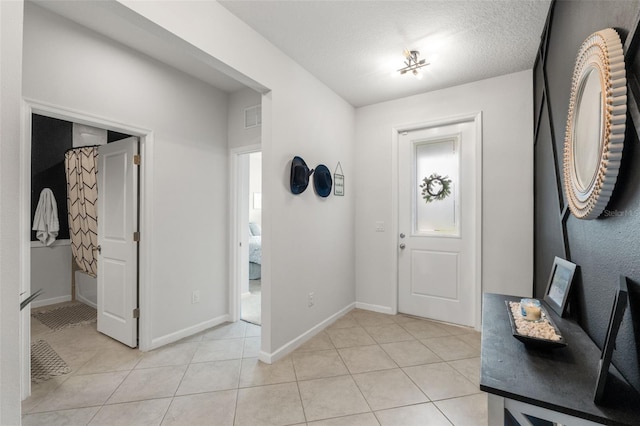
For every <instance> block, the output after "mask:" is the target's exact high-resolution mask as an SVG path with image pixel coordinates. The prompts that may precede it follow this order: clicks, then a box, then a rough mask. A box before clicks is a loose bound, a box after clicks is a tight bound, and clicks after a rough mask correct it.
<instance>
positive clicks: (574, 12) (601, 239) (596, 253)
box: [534, 1, 640, 391]
mask: <svg viewBox="0 0 640 426" xmlns="http://www.w3.org/2000/svg"><path fill="white" fill-rule="evenodd" d="M639 13H640V1H557V2H555V3H554V6H553V11H552V14H551V16H552V18H551V19H550V21H549V28H548V31H547V34H548V38H549V39H548V40H547V41H546V42H547V48H546V51H545V54H546V57H545V61H544V63H541V61H538V63H537V67H538V69H536V70H534V79H535V82H534V85H535V87H536V88H538V87H546V93H547V94H548V101H549V105H548V111H546V112H545V111H543V113H542V118H541V119H540V130H539V135H538V136H539V137H538V140H537V142H536V150H535V174H536V178H535V183H536V189H535V209H536V222H535V234H536V238H535V244H536V247H535V253H536V258H535V273H536V275H535V293H536V296H537V297H542V292H543V291H544V288H545V287H546V281H547V278H548V271H549V268H550V260H549V259H550V258H552V255H553V254H556V253H558V251H559V249H558V244H559V243H558V233H560V235H559V237H560V238H561V240H563V243H564V242H566V247H565V249H566V250H567V253H568V255H569V256H568V258H569V260H571V261H572V262H574V263H576V264H578V265H579V266H580V268H581V270H580V277H579V279H578V281H577V282H576V288H575V292H574V295H573V296H574V297H573V300H572V305H573V306H572V309H571V312H572V314H573V315H575V316H576V318H577V320H578V321H579V322H580V324H581V325H582V327H583V328H584V329H585V331H586V332H587V333H588V334H589V335H590V336H591V338H592V339H593V340H594V341H595V342H596V343H597V344H598V345H599V346H602V345H603V343H604V337H605V334H606V331H607V326H608V322H609V314H610V311H611V305H612V303H613V297H614V291H615V288H616V287H617V283H618V277H619V275H620V274H622V275H625V276H627V277H629V278H630V279H631V283H630V293H631V300H630V305H629V308H628V309H627V311H626V313H625V316H624V319H623V322H622V325H621V329H620V332H619V335H618V340H617V347H616V351H615V353H614V358H613V362H614V364H615V365H616V367H618V369H620V371H621V372H622V374H623V375H624V376H625V377H626V379H627V380H629V382H630V383H631V384H632V385H633V386H634V387H635V388H636V389H638V390H639V391H640V370H639V364H640V363H639V361H640V356H639V354H640V345H639V343H638V342H639V341H640V339H639V338H638V336H639V335H640V290H639V289H640V286H639V285H638V284H639V283H640V149H639V147H638V138H637V136H636V132H635V128H634V124H635V125H638V124H640V123H633V121H632V120H631V118H630V117H629V116H628V118H627V134H626V138H625V148H624V153H623V160H622V166H621V170H620V175H619V177H618V182H617V184H616V188H615V192H614V194H613V197H612V198H611V200H610V202H609V205H608V206H607V209H606V210H605V212H604V213H603V214H602V215H601V217H600V218H598V219H596V220H579V219H576V218H575V217H573V216H571V215H569V216H568V217H567V220H566V226H564V227H563V226H562V222H561V220H560V219H557V220H555V221H554V220H548V219H547V217H548V216H551V215H552V213H551V212H552V211H553V210H554V209H558V211H557V213H556V214H557V218H559V217H560V213H561V212H560V211H559V207H558V204H559V203H558V195H559V196H562V197H563V196H564V194H563V193H562V192H560V193H559V194H558V193H557V190H558V186H557V184H556V182H555V181H554V180H553V179H551V176H550V174H551V173H552V172H553V170H554V166H555V167H556V169H557V170H558V171H559V172H560V177H562V150H563V146H564V132H565V126H566V121H567V110H568V105H569V96H570V90H571V78H572V74H573V66H574V63H575V58H576V55H577V53H578V50H579V48H580V45H581V44H582V42H583V41H584V40H585V39H586V38H587V37H588V36H589V35H590V34H592V33H593V32H595V31H598V30H601V29H604V28H608V27H613V28H615V29H616V30H617V31H618V33H619V34H620V36H621V39H622V42H623V43H624V42H625V40H626V38H627V37H628V36H631V37H636V38H637V37H638V36H639V35H638V34H634V33H633V32H634V31H635V23H636V20H637V18H638V15H639ZM544 43H545V41H544V40H543V44H544ZM634 53H635V52H634ZM635 56H637V55H629V57H634V58H635ZM635 60H636V61H637V58H635ZM637 65H638V64H637V63H636V64H629V63H627V70H628V72H629V71H630V70H636V69H640V67H638V66H637ZM539 67H544V70H543V71H544V72H541V70H540V69H539ZM542 76H546V79H545V78H543V77H542ZM636 77H637V76H636ZM545 115H546V117H544V116H545ZM544 120H547V123H549V124H548V125H549V133H550V135H551V136H550V137H548V136H547V132H546V131H543V128H544V127H545V125H546V124H545V121H544ZM541 144H542V145H545V146H540V145H541ZM554 145H555V148H556V150H557V154H558V155H557V159H556V163H555V164H553V159H552V158H551V156H550V155H549V152H551V149H552V147H553V146H554ZM546 175H549V176H546ZM561 189H562V188H560V190H561ZM553 191H556V197H555V198H554V197H553V196H552V195H553V194H552V193H553ZM558 223H560V227H558ZM594 368H596V367H595V366H594Z"/></svg>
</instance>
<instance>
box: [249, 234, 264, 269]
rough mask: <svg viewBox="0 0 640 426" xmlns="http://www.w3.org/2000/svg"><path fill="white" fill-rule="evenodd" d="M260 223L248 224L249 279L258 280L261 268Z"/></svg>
mask: <svg viewBox="0 0 640 426" xmlns="http://www.w3.org/2000/svg"><path fill="white" fill-rule="evenodd" d="M261 233H262V232H261V229H260V225H258V224H257V223H250V224H249V279H250V280H259V279H260V277H261V272H262V271H261V270H262V266H261V265H262V235H261Z"/></svg>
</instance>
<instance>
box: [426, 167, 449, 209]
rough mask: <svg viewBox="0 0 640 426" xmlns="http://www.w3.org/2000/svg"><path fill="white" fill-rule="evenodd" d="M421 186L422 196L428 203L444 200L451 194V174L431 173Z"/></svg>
mask: <svg viewBox="0 0 640 426" xmlns="http://www.w3.org/2000/svg"><path fill="white" fill-rule="evenodd" d="M420 188H422V198H424V200H425V201H426V202H427V203H430V202H432V201H439V200H444V199H445V198H447V197H448V196H449V195H451V179H449V176H440V175H439V174H437V173H431V176H429V177H428V178H423V179H422V184H421V185H420Z"/></svg>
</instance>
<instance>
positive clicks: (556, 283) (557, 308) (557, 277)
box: [544, 256, 577, 317]
mask: <svg viewBox="0 0 640 426" xmlns="http://www.w3.org/2000/svg"><path fill="white" fill-rule="evenodd" d="M576 268H577V265H576V264H575V263H571V262H569V261H568V260H565V259H561V258H559V257H557V256H556V257H555V259H553V266H552V267H551V273H550V274H549V282H548V283H547V290H546V291H545V292H544V301H545V302H547V304H548V305H549V307H550V308H551V309H553V310H554V312H555V313H557V314H558V315H560V317H563V316H564V313H565V310H566V307H567V301H568V300H569V291H570V290H571V284H572V283H573V276H574V274H575V272H576Z"/></svg>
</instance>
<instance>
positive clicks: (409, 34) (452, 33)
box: [220, 0, 551, 106]
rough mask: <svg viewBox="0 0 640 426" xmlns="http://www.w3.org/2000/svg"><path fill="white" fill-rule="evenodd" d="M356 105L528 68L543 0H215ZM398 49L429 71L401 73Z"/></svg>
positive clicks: (535, 46)
mask: <svg viewBox="0 0 640 426" xmlns="http://www.w3.org/2000/svg"><path fill="white" fill-rule="evenodd" d="M220 3H221V4H222V5H223V6H224V7H225V8H227V9H228V10H229V11H230V12H232V13H233V14H235V15H236V16H238V17H239V18H240V19H241V20H243V21H244V22H246V23H247V24H248V25H249V26H251V27H252V28H254V29H255V30H256V31H257V32H258V33H260V34H262V35H263V36H264V37H265V38H266V39H268V40H269V41H271V42H272V43H273V44H274V45H276V46H277V47H278V48H280V49H281V50H282V51H284V52H285V53H286V54H288V55H289V56H290V57H291V58H293V59H294V60H296V61H297V62H298V63H299V64H300V65H302V66H303V67H304V68H305V69H307V70H308V71H309V72H311V73H312V74H314V75H315V76H316V77H317V78H318V79H320V80H321V81H322V82H323V83H325V84H326V85H327V86H329V87H330V88H332V89H333V90H334V91H335V92H336V93H338V94H339V95H340V96H342V97H343V98H344V99H346V100H347V101H348V102H350V103H351V104H352V105H354V106H363V105H369V104H372V103H377V102H381V101H385V100H390V99H396V98H400V97H404V96H409V95H413V94H417V93H423V92H428V91H432V90H437V89H441V88H445V87H451V86H457V85H460V84H464V83H468V82H471V81H477V80H481V79H485V78H489V77H495V76H499V75H504V74H509V73H512V72H517V71H521V70H525V69H531V68H533V63H534V60H535V57H536V52H537V49H538V45H539V43H540V36H541V34H542V31H543V28H544V23H545V20H546V17H547V12H548V10H549V5H550V3H551V2H550V0H535V1H527V0H509V1H507V0H502V1H495V0H493V1H490V0H476V1H457V0H448V1H446V0H423V1H390V0H389V1H367V0H365V1H362V0H360V1H345V0H342V1H292V0H288V1H273V0H272V1H246V0H242V1H221V2H220ZM404 48H408V49H409V50H419V51H420V53H421V58H425V59H427V62H430V63H431V65H429V66H427V67H426V68H423V79H422V80H417V79H416V78H415V77H413V76H412V75H409V74H407V75H403V76H400V75H399V74H398V73H397V72H395V71H396V70H398V69H399V68H401V67H402V66H403V60H404V57H403V55H402V51H403V49H404Z"/></svg>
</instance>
